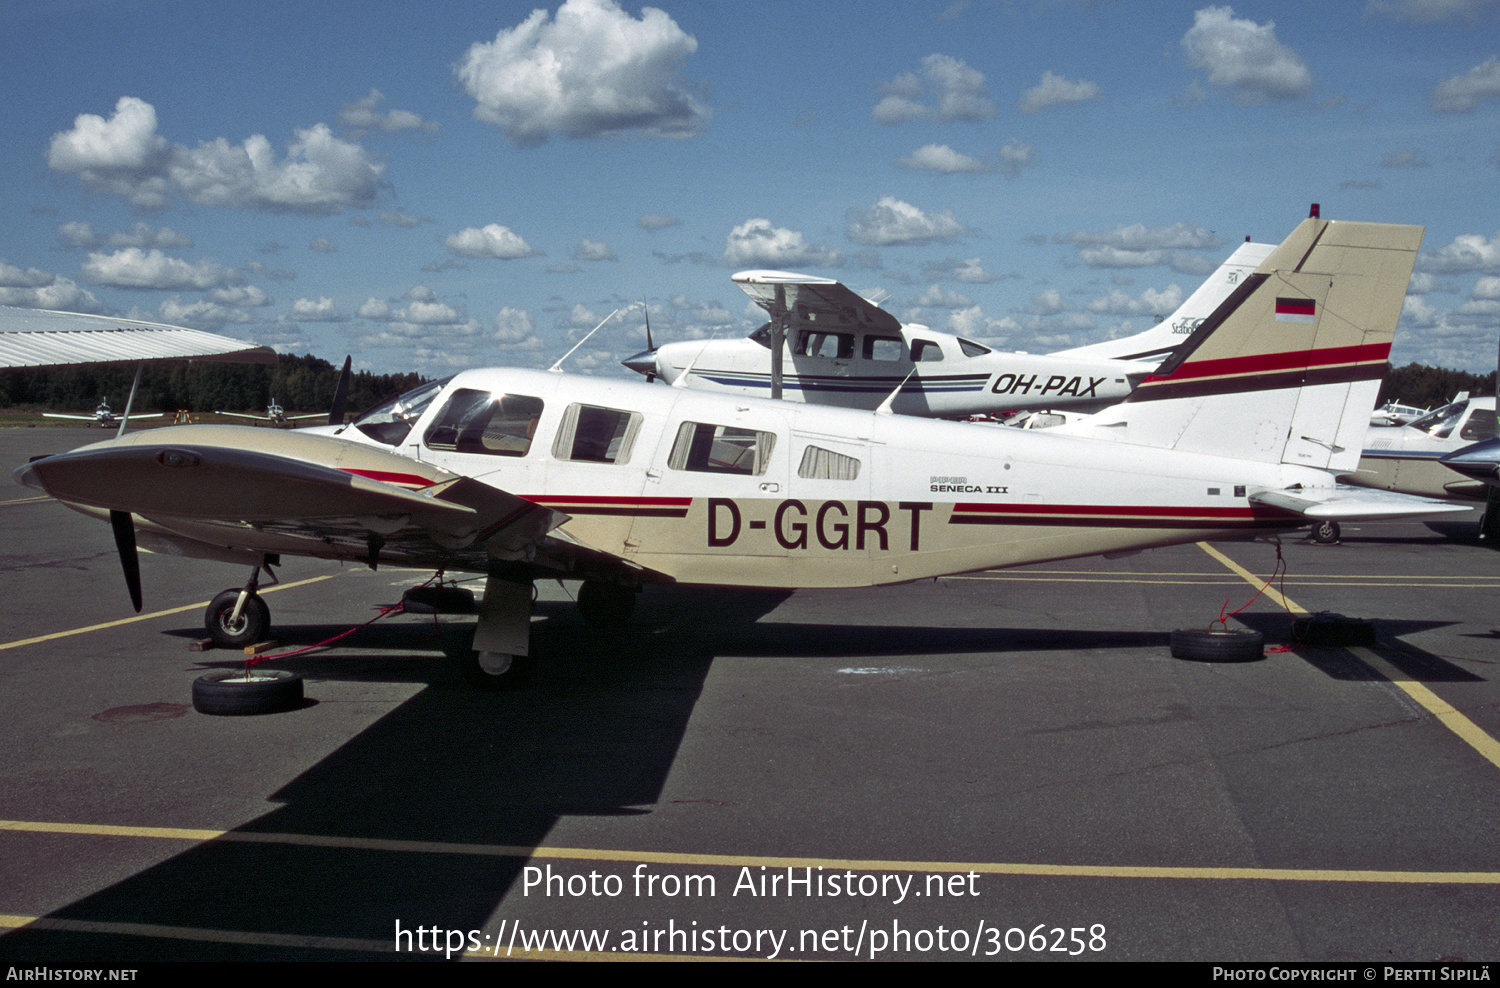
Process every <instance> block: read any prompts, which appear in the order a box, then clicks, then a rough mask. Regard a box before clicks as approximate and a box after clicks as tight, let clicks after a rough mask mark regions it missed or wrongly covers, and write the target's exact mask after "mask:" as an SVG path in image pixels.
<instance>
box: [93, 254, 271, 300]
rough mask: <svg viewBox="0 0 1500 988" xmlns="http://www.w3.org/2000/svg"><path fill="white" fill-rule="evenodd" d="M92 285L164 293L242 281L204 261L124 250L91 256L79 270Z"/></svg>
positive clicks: (235, 273)
mask: <svg viewBox="0 0 1500 988" xmlns="http://www.w3.org/2000/svg"><path fill="white" fill-rule="evenodd" d="M79 270H80V272H81V273H82V275H83V277H84V278H85V279H87V280H88V281H92V282H93V283H94V284H96V285H111V286H113V287H115V288H145V289H160V290H166V291H207V290H209V289H211V288H218V287H220V286H223V285H230V284H234V283H236V282H240V281H243V280H244V277H243V276H242V275H241V274H240V273H239V272H238V271H236V270H235V269H234V268H230V267H225V266H224V265H222V264H219V263H217V262H215V261H210V260H208V259H207V258H205V259H203V260H201V261H184V260H183V259H182V258H180V257H168V256H167V255H166V254H163V253H162V252H161V251H159V250H155V249H153V250H149V251H143V250H141V249H140V248H139V247H127V248H125V249H124V250H117V251H115V252H114V253H113V254H101V253H91V254H89V258H88V260H87V261H85V262H84V263H83V265H82V267H81V268H80V269H79Z"/></svg>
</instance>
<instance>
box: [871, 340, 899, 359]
mask: <svg viewBox="0 0 1500 988" xmlns="http://www.w3.org/2000/svg"><path fill="white" fill-rule="evenodd" d="M905 356H906V345H905V344H904V343H902V342H901V337H899V336H866V337H865V359H866V360H900V359H902V358H903V357H905Z"/></svg>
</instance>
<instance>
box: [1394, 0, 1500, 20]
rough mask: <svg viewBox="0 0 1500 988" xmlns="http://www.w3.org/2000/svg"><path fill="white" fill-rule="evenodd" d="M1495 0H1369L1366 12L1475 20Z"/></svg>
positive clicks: (1421, 17)
mask: <svg viewBox="0 0 1500 988" xmlns="http://www.w3.org/2000/svg"><path fill="white" fill-rule="evenodd" d="M1496 2H1497V0H1370V2H1369V4H1368V5H1367V6H1366V7H1365V13H1366V14H1385V15H1388V16H1390V17H1394V18H1397V19H1398V20H1404V21H1416V22H1418V23H1431V22H1435V21H1446V20H1455V19H1463V20H1468V21H1476V20H1478V19H1479V16H1480V15H1481V14H1483V13H1485V12H1486V11H1487V10H1494V9H1495V6H1496Z"/></svg>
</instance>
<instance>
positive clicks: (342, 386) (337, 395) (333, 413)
mask: <svg viewBox="0 0 1500 988" xmlns="http://www.w3.org/2000/svg"><path fill="white" fill-rule="evenodd" d="M352 359H354V357H353V354H350V355H349V356H346V357H345V358H344V369H343V370H341V371H339V383H338V384H337V385H336V386H335V387H334V389H333V408H332V409H331V410H330V411H329V412H328V424H329V425H343V424H344V411H345V409H344V406H345V405H347V404H348V403H349V362H350V361H351V360H352Z"/></svg>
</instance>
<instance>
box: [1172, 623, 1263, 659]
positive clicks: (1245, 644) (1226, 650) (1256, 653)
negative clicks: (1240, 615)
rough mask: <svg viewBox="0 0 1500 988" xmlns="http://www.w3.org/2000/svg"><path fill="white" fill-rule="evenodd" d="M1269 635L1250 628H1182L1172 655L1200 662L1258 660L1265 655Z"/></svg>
mask: <svg viewBox="0 0 1500 988" xmlns="http://www.w3.org/2000/svg"><path fill="white" fill-rule="evenodd" d="M1265 648H1266V636H1265V635H1263V634H1261V633H1260V632H1259V631H1253V630H1251V629H1249V628H1211V629H1205V628H1178V629H1177V630H1176V631H1174V632H1172V656H1173V658H1178V659H1193V660H1196V661H1198V662H1254V661H1256V660H1257V659H1261V658H1264V656H1265Z"/></svg>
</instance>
